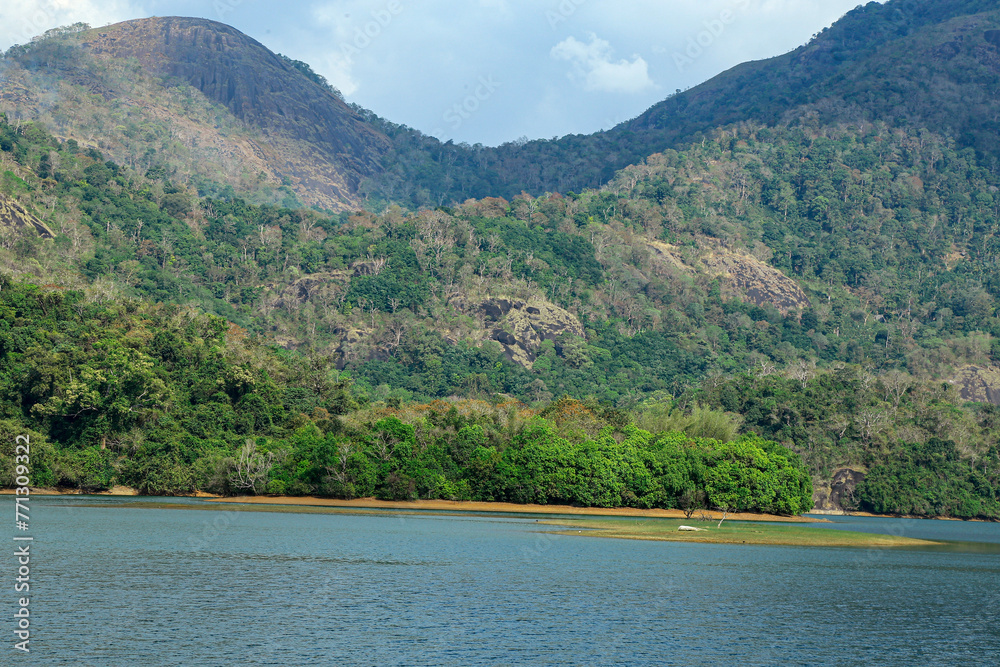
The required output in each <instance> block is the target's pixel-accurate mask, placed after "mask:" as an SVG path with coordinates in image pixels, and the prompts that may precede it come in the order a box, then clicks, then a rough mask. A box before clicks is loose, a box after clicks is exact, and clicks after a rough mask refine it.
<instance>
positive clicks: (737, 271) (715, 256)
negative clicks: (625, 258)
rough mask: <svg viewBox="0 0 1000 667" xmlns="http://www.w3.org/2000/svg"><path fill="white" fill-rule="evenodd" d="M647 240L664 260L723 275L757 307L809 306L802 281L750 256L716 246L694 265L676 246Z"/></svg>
mask: <svg viewBox="0 0 1000 667" xmlns="http://www.w3.org/2000/svg"><path fill="white" fill-rule="evenodd" d="M647 243H648V245H649V247H650V250H652V251H653V253H654V256H655V257H656V258H657V259H659V260H660V261H663V262H667V263H669V264H670V265H671V266H673V267H675V268H680V269H682V270H686V271H697V272H701V273H707V274H708V275H710V276H713V277H714V276H719V277H721V278H723V279H725V281H726V285H727V286H728V287H729V288H730V289H731V290H733V291H734V292H736V293H737V294H738V295H740V297H741V298H743V299H744V300H745V301H748V302H750V303H753V304H755V305H757V306H765V305H771V306H774V307H775V308H777V309H778V310H779V311H781V312H782V313H786V314H787V313H788V312H790V311H792V310H796V309H801V308H808V307H809V297H807V296H806V293H805V292H803V291H802V288H801V287H799V285H798V283H796V282H795V281H794V280H792V279H791V278H789V277H788V276H786V275H785V274H783V273H782V272H781V271H779V270H777V269H776V268H774V267H773V266H769V265H767V264H765V263H764V262H762V261H760V260H759V259H756V258H755V257H751V256H750V255H745V254H742V253H735V252H731V251H728V250H725V249H724V248H722V247H715V248H712V249H711V250H710V251H709V252H708V253H704V254H702V255H701V256H699V257H698V259H697V260H695V261H694V262H693V264H694V266H691V265H690V264H688V263H685V261H684V260H683V259H682V257H681V255H680V253H679V252H678V249H677V248H676V247H675V246H672V245H670V244H669V243H663V242H661V241H648V242H647Z"/></svg>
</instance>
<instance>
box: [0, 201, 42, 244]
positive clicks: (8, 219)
mask: <svg viewBox="0 0 1000 667" xmlns="http://www.w3.org/2000/svg"><path fill="white" fill-rule="evenodd" d="M0 226H3V227H11V228H14V229H32V230H34V231H35V232H36V233H37V234H38V235H39V236H41V237H42V238H43V239H54V238H55V237H56V235H55V233H54V232H53V231H52V230H51V229H49V227H48V225H46V224H45V223H44V222H42V221H41V220H39V219H38V218H36V217H35V216H33V215H31V214H30V213H28V212H27V211H26V210H24V207H23V206H21V205H20V204H18V203H17V202H16V201H14V200H13V199H10V198H8V197H5V196H4V195H0Z"/></svg>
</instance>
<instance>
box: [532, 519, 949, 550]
mask: <svg viewBox="0 0 1000 667" xmlns="http://www.w3.org/2000/svg"><path fill="white" fill-rule="evenodd" d="M545 523H546V524H548V525H557V526H565V527H566V530H565V531H560V534H563V535H580V534H582V535H586V536H590V537H613V538H618V539H626V540H662V541H669V542H701V543H707V544H770V545H785V546H797V547H862V548H868V547H918V546H932V545H938V544H940V543H938V542H932V541H930V540H917V539H913V538H908V537H896V536H893V535H877V534H873V533H856V532H850V531H842V530H827V529H823V528H817V527H813V526H809V525H802V524H786V525H771V524H764V523H751V522H739V521H727V522H725V523H723V524H722V526H721V527H719V526H718V524H717V522H715V521H696V520H681V521H677V520H671V519H648V520H643V521H623V520H621V519H579V520H574V519H569V520H563V519H560V520H559V521H546V522H545ZM681 525H685V526H693V527H696V528H704V529H705V530H703V531H698V532H684V531H679V530H677V528H678V526H681ZM581 531H582V532H581Z"/></svg>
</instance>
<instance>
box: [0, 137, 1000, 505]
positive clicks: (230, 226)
mask: <svg viewBox="0 0 1000 667" xmlns="http://www.w3.org/2000/svg"><path fill="white" fill-rule="evenodd" d="M0 151H2V152H0V157H2V158H3V161H4V164H5V165H6V167H7V170H6V171H5V172H4V173H3V174H2V179H0V187H2V188H3V191H4V194H5V195H6V196H9V197H13V198H15V199H17V200H18V201H20V202H22V205H23V206H25V207H26V209H28V210H31V211H34V212H36V213H37V214H38V215H39V216H40V217H42V218H44V219H45V220H46V221H48V224H49V225H51V227H52V229H53V231H54V232H55V235H56V237H55V239H54V240H51V241H46V240H44V239H43V238H41V237H39V236H38V235H37V234H36V233H35V232H34V231H33V228H28V227H24V228H18V229H14V228H8V229H7V230H6V231H5V238H6V239H7V240H6V241H5V243H4V244H2V245H3V247H2V248H0V256H2V259H3V262H4V266H5V267H7V271H8V272H10V273H12V274H13V275H15V276H18V277H20V279H27V280H30V281H34V282H36V283H40V284H46V285H48V287H46V288H45V289H44V290H43V292H42V293H39V296H38V297H32V298H40V297H42V296H43V295H44V294H46V293H49V292H52V293H53V294H55V293H56V292H58V291H59V290H61V289H64V288H84V289H85V290H86V293H87V295H88V296H87V299H89V300H91V301H93V300H96V301H97V302H110V303H121V304H128V303H138V302H133V301H131V300H133V299H136V298H139V299H146V300H152V301H160V302H175V303H181V304H187V305H190V306H197V307H200V308H204V309H206V310H208V311H209V312H213V313H217V314H219V315H223V316H224V317H226V318H228V319H230V320H231V321H234V322H236V323H238V324H239V325H241V326H242V327H244V328H247V329H249V330H250V331H251V332H255V334H254V335H265V336H273V340H275V341H277V342H278V343H280V344H281V345H283V346H285V347H287V348H291V349H297V350H299V352H298V353H297V355H308V357H309V358H311V359H312V361H310V362H308V363H309V364H312V365H313V366H312V367H314V368H317V369H325V370H322V373H327V374H329V373H334V371H335V370H336V369H338V368H339V369H343V370H346V371H348V373H349V376H350V377H352V378H353V380H354V381H353V383H352V385H351V389H350V392H349V396H350V397H351V398H350V400H352V401H356V402H359V403H360V404H364V405H374V406H379V405H381V406H384V408H379V409H388V410H390V412H391V411H393V410H405V409H406V406H407V405H409V404H411V402H412V401H426V400H430V399H437V398H448V397H451V396H463V395H464V396H468V397H481V398H489V397H491V396H492V397H508V398H495V399H491V400H501V401H503V400H509V398H511V397H513V398H517V399H520V400H522V401H525V402H526V403H529V404H537V405H539V406H545V405H546V404H547V403H548V402H550V401H552V400H554V399H556V398H558V397H559V396H561V395H564V394H568V395H569V396H575V397H579V398H581V399H587V400H589V401H591V403H590V404H589V405H591V406H596V405H598V404H603V405H606V406H617V407H618V408H620V409H630V410H632V411H634V412H633V415H634V416H633V418H634V419H640V420H641V419H647V420H649V423H651V424H661V423H662V424H666V425H667V426H670V425H674V426H676V425H679V424H680V425H683V424H684V423H685V422H684V420H685V419H688V418H689V416H690V415H696V414H698V411H699V410H701V409H702V408H699V407H698V405H699V404H702V405H704V406H707V407H709V408H713V409H715V410H719V411H724V412H728V413H730V416H728V417H725V418H724V420H729V422H730V423H736V424H739V423H740V422H742V424H743V427H742V428H744V429H745V430H746V431H748V432H755V433H759V434H762V435H766V436H767V437H770V438H773V439H776V440H778V441H779V442H782V443H784V444H785V445H786V446H788V447H790V448H792V449H793V450H794V451H796V452H798V453H799V454H800V455H801V456H802V457H803V459H804V462H805V464H806V465H807V466H808V468H809V470H810V472H811V473H812V475H813V476H814V480H813V484H814V486H815V487H816V488H817V489H818V490H819V491H820V492H821V493H822V489H823V488H824V485H826V484H829V482H830V480H831V479H832V478H833V477H834V476H835V475H836V474H837V472H838V471H839V470H841V469H844V468H850V469H852V470H859V471H864V470H872V471H879V470H881V468H879V467H878V466H880V465H897V464H898V465H901V466H903V467H902V468H901V470H902V471H903V472H897V473H892V474H893V475H897V476H898V474H904V475H905V474H909V473H908V472H907V471H908V470H910V468H907V467H906V466H907V465H910V464H907V463H906V462H905V461H904V462H902V463H899V462H897V463H891V461H895V460H896V459H894V458H892V457H895V456H896V455H897V453H898V452H899V451H900V449H899V447H900V446H903V445H906V446H910V445H912V446H914V447H917V446H924V445H925V444H926V443H931V442H933V443H938V444H935V445H934V446H935V447H938V448H939V449H940V448H944V450H943V451H945V452H952V454H951V455H950V456H951V457H952V458H951V459H943V460H949V461H951V460H953V461H954V462H955V463H954V464H952V463H949V464H948V465H954V466H958V467H959V468H961V466H965V468H962V469H963V470H966V471H967V472H968V474H969V475H972V474H974V473H975V474H978V475H981V476H984V477H983V479H985V480H986V482H983V483H985V484H986V486H985V487H983V486H982V485H981V484H980V482H976V481H969V482H968V484H972V485H973V487H970V488H981V489H986V490H987V491H984V492H983V493H985V494H986V495H982V494H980V495H976V494H973V497H974V498H978V500H977V501H976V502H979V503H980V504H979V505H976V504H975V503H972V504H971V505H970V504H969V503H965V505H963V506H964V507H965V509H963V510H959V509H956V508H957V507H958V504H957V503H959V501H958V500H957V498H958V496H960V495H961V494H963V493H966V492H967V488H966V486H960V487H956V488H954V489H951V488H950V487H949V490H947V492H946V493H945V494H944V495H943V496H942V495H941V493H938V492H935V493H937V495H938V496H940V497H942V498H951V499H952V500H948V502H946V503H945V504H944V505H941V504H940V503H939V504H938V505H933V504H931V505H928V504H927V503H928V502H930V501H926V500H924V499H921V498H917V499H912V498H910V499H906V498H903V499H899V498H896V497H895V496H891V495H890V500H889V501H885V500H884V497H885V493H883V492H882V491H878V493H880V494H881V495H880V496H879V497H880V498H883V500H880V501H879V502H883V505H880V506H884V502H890V503H891V502H897V504H898V505H899V506H900V507H901V506H902V504H903V503H905V502H908V503H910V504H911V505H912V506H913V507H916V508H918V509H917V510H915V511H921V512H934V511H937V512H943V513H954V512H959V511H962V512H965V513H966V514H968V515H979V514H983V513H989V512H992V511H993V510H989V511H987V510H985V509H982V508H983V507H987V506H989V507H992V505H989V502H992V501H990V498H992V497H993V496H992V495H990V494H993V493H994V491H993V490H990V489H994V486H991V485H990V484H992V482H990V481H989V480H990V479H991V477H990V475H995V472H996V466H995V465H994V464H993V463H992V462H993V461H994V460H995V458H996V451H995V449H996V442H997V435H996V428H997V419H996V410H995V408H993V407H992V406H982V405H979V406H976V405H969V406H963V402H962V399H961V396H960V394H959V390H958V388H956V387H954V386H953V385H950V384H948V380H950V379H953V378H955V377H956V376H957V375H958V374H959V373H960V372H965V369H968V368H972V367H975V368H986V369H988V368H990V367H991V366H994V365H996V363H997V357H998V347H1000V346H998V345H997V343H996V340H997V337H998V336H1000V331H998V328H1000V322H998V319H997V310H996V303H997V290H998V285H997V282H996V276H995V272H994V271H992V269H991V267H992V266H993V265H994V264H995V261H996V253H997V245H996V234H997V227H996V208H997V195H998V190H997V186H996V185H995V181H996V178H995V177H994V176H993V175H992V174H991V172H990V171H989V170H988V169H985V168H983V167H982V166H980V164H979V162H978V160H977V158H976V155H975V153H974V151H972V150H971V149H963V150H959V149H958V148H957V147H956V145H955V144H954V142H952V141H948V140H945V139H943V138H941V137H937V136H934V135H930V134H928V133H919V134H912V133H906V132H904V131H901V130H891V129H888V128H887V127H885V126H884V125H878V124H876V125H873V126H869V127H866V128H864V129H863V130H862V129H860V128H851V127H839V128H836V127H835V128H827V129H824V130H821V131H811V130H807V129H805V128H801V127H800V128H797V129H769V128H764V127H757V128H750V127H744V128H735V129H730V130H721V131H719V132H717V133H716V134H715V136H714V137H713V138H712V139H711V140H708V139H706V141H705V142H704V143H699V144H696V145H694V146H691V147H689V148H688V149H687V150H685V151H681V152H673V151H670V152H667V153H664V154H661V155H656V156H653V157H651V158H650V159H649V160H648V161H646V163H645V164H642V165H637V166H634V167H630V168H628V169H626V170H624V171H622V172H621V173H620V174H618V175H617V176H616V177H615V179H614V180H613V181H612V182H611V183H610V184H609V185H608V186H607V187H606V188H604V189H602V190H595V191H587V192H584V193H582V194H580V195H574V196H572V197H562V196H560V195H547V196H545V197H540V198H533V197H530V196H527V195H525V196H522V197H519V198H516V199H514V200H513V201H507V200H503V199H499V198H492V199H491V198H487V199H484V200H478V201H476V200H471V201H469V202H467V203H466V204H464V205H462V206H460V207H456V208H442V209H438V210H425V211H421V212H418V213H406V212H405V211H403V210H401V209H399V208H394V209H390V210H388V211H387V212H386V213H385V214H384V215H381V216H376V215H373V214H370V213H364V212H359V213H355V214H346V213H345V214H341V215H339V216H333V217H329V216H324V215H321V214H318V213H316V212H314V211H304V210H295V209H285V208H279V207H274V206H256V205H251V204H247V203H245V202H243V201H241V200H239V199H201V198H196V197H194V196H192V195H191V194H190V193H187V192H185V191H184V190H183V189H181V188H177V187H176V186H175V185H174V184H173V183H172V182H171V181H170V180H169V179H167V178H164V176H163V173H162V172H156V171H150V172H147V173H146V174H140V173H137V172H135V171H134V170H131V169H129V168H127V167H122V166H120V165H117V164H115V163H113V162H108V161H105V160H104V159H103V156H101V155H100V154H99V153H97V152H96V151H93V150H88V151H81V150H80V149H79V147H78V146H75V145H74V144H73V143H71V142H68V141H67V142H60V141H58V140H56V139H54V138H53V137H51V136H50V135H47V134H46V133H45V132H44V131H42V130H40V129H39V128H37V127H35V126H32V125H27V126H21V127H20V128H17V127H14V126H11V125H10V124H7V123H0ZM53 290H55V292H53ZM45 298H48V297H45ZM41 303H42V305H40V306H38V307H39V308H42V309H43V310H44V309H45V308H46V306H45V305H44V304H46V303H47V301H45V299H44V298H43V299H42V301H41ZM130 307H138V306H130ZM144 326H145V325H144ZM185 336H186V335H185ZM140 338H141V337H140ZM125 339H126V340H127V339H128V336H125ZM53 340H54V341H57V340H58V338H55V339H53ZM137 344H141V345H145V343H139V342H137ZM256 344H257V345H260V344H261V343H256ZM126 347H128V345H127V344H126ZM265 347H266V345H265ZM41 349H42V348H36V351H35V352H31V354H39V353H40V352H41ZM26 353H28V351H27V350H24V349H22V350H21V351H19V352H18V354H26ZM145 354H149V353H148V352H145ZM268 354H270V353H268ZM85 358H86V357H81V360H80V361H79V362H75V361H73V360H72V357H65V358H61V360H60V361H59V362H58V363H57V362H53V363H57V365H58V366H60V367H65V368H68V369H72V368H74V367H75V366H74V364H77V363H85V362H84V361H83V360H84V359H85ZM293 358H298V357H293ZM199 363H200V362H199ZM294 363H300V362H297V361H296V362H294ZM301 363H305V362H301ZM82 372H83V368H82V367H81V368H78V369H77V371H74V373H72V374H70V375H67V376H65V377H63V376H62V375H60V376H59V377H63V379H56V376H53V379H52V380H51V381H48V382H45V383H42V384H41V385H38V387H39V388H38V389H32V390H31V391H43V394H39V395H38V397H36V398H31V399H27V398H26V394H25V393H24V392H25V391H26V390H25V389H23V388H20V389H18V388H16V386H12V387H9V388H8V391H12V392H14V393H13V394H8V396H9V399H8V400H10V401H11V402H10V403H9V405H15V406H16V405H21V406H24V407H22V408H21V409H22V410H24V409H27V410H28V411H27V412H25V413H23V414H24V416H25V417H29V416H30V418H31V419H39V418H41V417H42V416H44V414H47V413H44V410H45V409H47V408H35V407H33V406H34V405H36V404H45V405H49V406H54V407H53V409H55V406H63V407H62V408H59V409H63V408H65V409H66V410H70V407H69V406H71V404H72V400H79V396H82V394H79V393H78V392H79V389H77V388H75V387H76V385H73V384H72V382H71V378H74V377H82V376H81V375H79V373H82ZM268 376H269V377H271V378H272V379H274V377H276V376H275V375H274V374H273V373H271V372H270V371H269V375H268ZM11 377H18V374H16V373H15V374H14V375H12V376H11ZM93 377H96V376H93ZM103 377H107V374H106V373H105V374H104V375H103ZM330 377H334V378H336V377H338V376H337V375H335V374H334V375H331V376H330ZM64 380H65V382H64ZM261 381H263V380H261ZM66 382H70V384H66ZM274 382H275V383H276V384H275V385H274V387H275V388H274V391H275V392H278V394H275V396H276V397H277V396H279V395H280V392H282V391H288V390H290V389H291V387H293V386H296V383H297V382H300V381H297V380H291V379H289V380H280V381H279V380H274ZM942 383H944V384H942ZM41 387H46V389H44V390H43V389H41ZM96 391H98V395H102V394H101V391H100V390H96ZM44 392H48V393H44ZM140 393H141V392H140ZM74 397H76V398H74ZM95 400H97V399H95ZM268 400H270V399H268ZM344 400H347V399H344ZM25 401H27V402H25ZM796 406H799V407H796ZM307 407H308V406H307ZM316 407H320V406H319V405H317V406H316ZM255 409H256V408H255ZM260 409H262V410H263V409H264V408H263V407H261V408H260ZM309 409H311V408H309ZM324 409H327V410H329V408H328V407H324ZM588 409H591V408H588ZM74 410H75V409H74ZM74 410H70V412H68V413H67V414H72V413H74ZM301 411H302V412H303V414H307V415H308V414H309V410H308V409H306V410H301ZM154 412H155V410H154ZM279 413H280V414H282V415H284V416H283V417H282V418H281V419H279V421H280V422H281V423H284V420H287V419H290V418H293V417H294V415H295V414H297V412H295V410H294V409H293V410H291V411H289V410H288V408H287V407H286V408H282V409H281V410H279V412H278V413H275V414H279ZM9 414H11V415H12V416H14V415H16V414H17V410H16V409H15V411H14V412H13V413H9ZM234 414H246V410H237V412H236V413H234ZM383 414H384V413H383ZM718 414H719V415H721V414H722V412H719V413H718ZM643 415H645V417H644V416H643ZM685 415H688V416H685ZM734 419H735V420H736V421H735V422H733V421H732V420H734ZM663 420H666V421H663ZM57 423H58V422H52V424H53V425H55V424H57ZM109 423H110V422H109ZM269 423H270V422H269ZM102 424H103V422H102ZM262 424H263V422H262ZM39 428H40V427H39ZM49 428H50V429H51V428H52V426H50V427H49ZM282 428H285V427H282ZM737 428H738V427H737ZM95 429H96V430H93V431H92V432H91V431H79V432H75V433H74V434H72V437H70V436H69V435H59V434H56V433H53V434H52V435H51V436H50V437H53V438H54V439H56V440H57V441H61V442H66V443H70V442H72V443H76V445H74V446H84V447H87V446H99V445H98V443H97V442H96V441H95V438H96V437H97V436H96V435H93V434H96V433H98V432H101V433H109V434H112V435H114V434H116V433H118V435H114V437H123V434H122V433H121V431H122V430H123V428H108V427H107V426H106V425H102V426H100V427H99V428H98V427H95ZM132 430H134V429H130V430H129V431H128V432H132ZM598 430H599V429H598ZM661 430H669V429H668V428H664V429H657V428H652V427H651V431H661ZM87 433H92V434H91V435H87ZM231 433H236V434H238V433H240V429H236V430H231ZM595 433H596V431H595ZM141 435H142V429H140V431H139V432H138V434H137V435H136V434H133V436H130V437H139V436H141ZM101 437H104V436H101ZM227 437H228V438H229V439H228V440H225V438H224V440H225V442H227V443H229V444H227V445H226V447H229V449H228V450H226V451H228V452H230V454H231V455H235V453H236V452H235V450H234V449H232V448H233V447H236V446H237V445H238V444H239V443H234V442H233V441H232V440H233V438H232V436H227ZM65 438H69V439H68V440H66V439H65ZM978 466H982V467H978ZM893 470H895V469H893ZM976 470H979V471H980V472H979V473H976ZM954 472H955V471H954V470H953V471H952V473H949V479H950V480H956V481H955V483H956V484H958V483H959V482H960V483H961V484H966V482H964V481H962V478H961V477H955V475H954ZM387 474H388V473H387ZM879 474H880V475H882V477H878V476H876V477H875V478H874V479H875V481H877V480H879V479H884V477H885V474H889V473H885V474H883V473H879ZM891 479H896V477H892V478H891ZM976 479H979V478H976ZM874 483H875V482H872V484H874ZM949 483H950V482H949ZM976 484H979V485H980V486H978V487H977V486H976ZM860 488H861V491H860V492H864V488H866V487H860ZM871 493H876V492H875V491H872V492H871ZM977 493H978V492H977ZM948 494H952V495H950V496H949V495H948ZM956 494H957V495H956ZM893 498H896V500H892V499H893ZM865 502H869V501H865ZM870 502H874V501H870ZM942 502H943V501H942ZM963 502H965V501H963ZM969 502H972V501H969ZM982 503H986V505H983V504H982ZM870 506H872V507H874V505H870ZM921 507H923V508H924V509H919V508H921ZM976 507H979V508H980V509H975V508H976ZM928 508H930V509H928ZM935 508H936V509H935ZM970 508H972V509H970Z"/></svg>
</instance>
